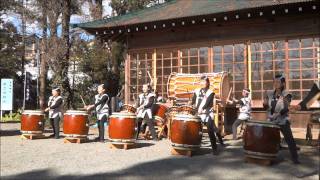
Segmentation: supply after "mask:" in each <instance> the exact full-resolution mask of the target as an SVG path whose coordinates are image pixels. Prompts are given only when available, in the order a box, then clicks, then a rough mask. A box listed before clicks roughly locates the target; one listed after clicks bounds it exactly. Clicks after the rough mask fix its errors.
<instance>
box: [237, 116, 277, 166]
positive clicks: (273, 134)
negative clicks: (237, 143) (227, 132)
mask: <svg viewBox="0 0 320 180" xmlns="http://www.w3.org/2000/svg"><path fill="white" fill-rule="evenodd" d="M243 139H244V145H243V148H244V153H245V156H248V157H252V158H257V159H270V160H272V159H275V158H276V157H277V154H278V151H279V144H280V128H279V126H278V125H275V124H273V123H270V122H265V121H263V122H261V121H248V122H247V123H246V129H245V131H244V138H243Z"/></svg>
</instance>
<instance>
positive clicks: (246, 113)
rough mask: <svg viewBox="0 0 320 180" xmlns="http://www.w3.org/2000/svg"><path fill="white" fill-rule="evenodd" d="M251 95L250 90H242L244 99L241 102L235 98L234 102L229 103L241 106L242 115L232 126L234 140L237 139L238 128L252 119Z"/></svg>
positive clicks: (240, 114)
mask: <svg viewBox="0 0 320 180" xmlns="http://www.w3.org/2000/svg"><path fill="white" fill-rule="evenodd" d="M249 95H250V89H247V88H246V89H243V90H242V96H243V97H242V98H241V99H240V100H237V99H235V98H233V100H232V101H228V102H229V103H231V104H233V103H236V104H239V105H240V109H239V110H240V113H239V116H238V118H237V120H236V121H235V122H234V123H233V124H232V133H233V139H234V140H236V139H237V128H238V126H239V125H240V124H241V123H243V122H246V121H248V120H249V119H250V117H251V98H250V97H249Z"/></svg>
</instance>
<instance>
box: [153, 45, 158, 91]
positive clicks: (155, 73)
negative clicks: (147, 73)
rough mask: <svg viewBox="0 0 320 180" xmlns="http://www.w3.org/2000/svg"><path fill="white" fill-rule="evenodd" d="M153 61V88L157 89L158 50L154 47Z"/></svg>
mask: <svg viewBox="0 0 320 180" xmlns="http://www.w3.org/2000/svg"><path fill="white" fill-rule="evenodd" d="M152 63H153V65H152V66H153V69H152V76H153V89H154V90H156V89H157V84H158V82H157V50H156V49H154V50H153V53H152Z"/></svg>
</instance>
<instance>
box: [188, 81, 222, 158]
mask: <svg viewBox="0 0 320 180" xmlns="http://www.w3.org/2000/svg"><path fill="white" fill-rule="evenodd" d="M201 84H203V88H200V89H196V90H195V92H194V95H193V97H192V102H191V105H193V106H194V107H195V108H196V109H197V111H198V115H199V116H200V118H201V120H202V122H203V123H204V124H206V125H207V128H208V134H209V138H210V142H211V147H212V151H213V154H214V155H217V154H218V151H217V144H216V136H215V133H216V134H217V136H218V140H219V142H220V144H221V145H224V143H223V140H222V136H221V134H220V133H219V131H218V128H217V127H216V125H215V124H214V121H213V119H214V113H213V110H212V107H213V100H214V92H213V91H212V90H210V88H209V87H210V81H209V78H208V77H207V76H203V77H201Z"/></svg>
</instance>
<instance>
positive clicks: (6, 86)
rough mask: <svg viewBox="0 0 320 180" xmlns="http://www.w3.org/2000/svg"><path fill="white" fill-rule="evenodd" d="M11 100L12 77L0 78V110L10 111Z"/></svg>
mask: <svg viewBox="0 0 320 180" xmlns="http://www.w3.org/2000/svg"><path fill="white" fill-rule="evenodd" d="M12 102H13V79H1V106H0V108H1V110H2V111H11V110H12V104H13V103H12Z"/></svg>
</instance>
